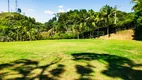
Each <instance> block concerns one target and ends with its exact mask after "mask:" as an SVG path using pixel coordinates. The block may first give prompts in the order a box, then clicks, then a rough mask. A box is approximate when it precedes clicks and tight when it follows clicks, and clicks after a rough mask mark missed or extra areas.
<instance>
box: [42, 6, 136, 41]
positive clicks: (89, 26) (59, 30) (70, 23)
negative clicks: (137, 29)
mask: <svg viewBox="0 0 142 80" xmlns="http://www.w3.org/2000/svg"><path fill="white" fill-rule="evenodd" d="M133 25H134V14H133V13H126V12H122V11H118V10H116V7H114V8H113V7H110V6H108V5H106V6H104V7H102V8H101V9H100V11H99V12H95V11H93V10H88V11H87V10H86V9H81V10H71V11H69V12H64V13H57V14H55V17H53V18H52V19H51V20H49V21H48V22H46V23H45V25H44V27H45V31H46V32H44V35H43V36H44V37H46V38H67V39H69V38H78V39H79V38H95V37H99V36H101V35H106V34H110V33H111V32H116V31H117V30H122V29H128V28H131V27H133ZM45 34H46V35H45ZM109 36H110V35H109Z"/></svg>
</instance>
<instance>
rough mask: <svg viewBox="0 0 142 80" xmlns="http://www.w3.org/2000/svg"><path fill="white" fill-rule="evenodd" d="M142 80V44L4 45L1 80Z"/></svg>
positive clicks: (60, 42)
mask: <svg viewBox="0 0 142 80" xmlns="http://www.w3.org/2000/svg"><path fill="white" fill-rule="evenodd" d="M7 79H9V80H142V42H140V41H131V40H124V41H120V40H100V39H92V40H91V39H87V40H43V41H29V42H0V80H7Z"/></svg>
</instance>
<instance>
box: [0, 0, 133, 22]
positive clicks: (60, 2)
mask: <svg viewBox="0 0 142 80" xmlns="http://www.w3.org/2000/svg"><path fill="white" fill-rule="evenodd" d="M7 1H8V0H0V12H2V11H3V12H7V11H8V9H7ZM130 2H131V0H18V7H19V8H21V9H22V13H23V12H24V13H25V15H27V16H30V17H34V18H35V19H36V20H37V21H39V22H47V21H48V20H49V19H51V18H52V17H53V16H54V15H53V14H54V13H57V12H65V11H68V10H70V9H71V10H74V9H87V10H88V9H93V10H94V11H99V9H100V8H101V7H102V6H104V5H106V4H108V5H110V6H113V7H114V5H117V7H118V10H122V11H125V12H132V11H131V8H132V6H133V5H134V4H132V3H130ZM10 10H11V11H14V10H15V0H10Z"/></svg>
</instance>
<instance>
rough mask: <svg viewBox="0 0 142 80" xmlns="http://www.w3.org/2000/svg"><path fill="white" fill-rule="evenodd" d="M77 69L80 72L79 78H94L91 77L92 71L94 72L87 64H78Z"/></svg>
mask: <svg viewBox="0 0 142 80" xmlns="http://www.w3.org/2000/svg"><path fill="white" fill-rule="evenodd" d="M75 67H76V71H77V73H78V74H80V78H79V79H77V80H92V79H91V76H93V75H91V73H92V72H94V71H93V70H92V68H91V67H90V66H89V65H87V66H82V65H76V66H75Z"/></svg>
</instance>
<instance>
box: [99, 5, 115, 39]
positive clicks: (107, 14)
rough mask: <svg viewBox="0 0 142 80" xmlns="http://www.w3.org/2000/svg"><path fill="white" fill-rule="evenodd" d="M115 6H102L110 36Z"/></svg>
mask: <svg viewBox="0 0 142 80" xmlns="http://www.w3.org/2000/svg"><path fill="white" fill-rule="evenodd" d="M113 11H114V10H113V8H112V7H110V6H109V5H105V6H104V7H102V8H101V10H100V12H101V14H102V15H103V17H104V19H105V24H106V26H107V34H109V36H108V37H110V33H109V26H110V24H111V23H110V20H109V19H110V18H111V16H112V15H113Z"/></svg>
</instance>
